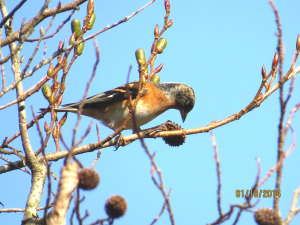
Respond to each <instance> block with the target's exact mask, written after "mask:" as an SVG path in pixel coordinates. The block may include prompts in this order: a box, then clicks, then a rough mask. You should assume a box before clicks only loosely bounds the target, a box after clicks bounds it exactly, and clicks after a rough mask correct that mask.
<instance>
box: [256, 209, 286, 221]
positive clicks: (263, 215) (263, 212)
mask: <svg viewBox="0 0 300 225" xmlns="http://www.w3.org/2000/svg"><path fill="white" fill-rule="evenodd" d="M254 219H255V221H256V223H257V224H258V225H281V224H282V221H281V218H280V216H279V215H278V214H277V213H276V212H275V211H274V210H273V209H269V208H260V209H258V210H257V211H256V212H255V213H254Z"/></svg>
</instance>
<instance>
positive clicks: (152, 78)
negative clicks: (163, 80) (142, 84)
mask: <svg viewBox="0 0 300 225" xmlns="http://www.w3.org/2000/svg"><path fill="white" fill-rule="evenodd" d="M151 82H153V83H159V82H160V76H159V75H158V74H154V75H153V76H152V77H151Z"/></svg>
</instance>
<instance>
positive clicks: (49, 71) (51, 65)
mask: <svg viewBox="0 0 300 225" xmlns="http://www.w3.org/2000/svg"><path fill="white" fill-rule="evenodd" d="M53 69H54V68H53V64H52V63H50V65H49V68H48V71H47V76H48V77H49V79H50V77H51V76H52V74H53Z"/></svg>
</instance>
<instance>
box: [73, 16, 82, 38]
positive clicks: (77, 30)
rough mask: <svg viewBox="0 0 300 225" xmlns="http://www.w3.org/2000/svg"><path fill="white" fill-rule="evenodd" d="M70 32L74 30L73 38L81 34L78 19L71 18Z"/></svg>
mask: <svg viewBox="0 0 300 225" xmlns="http://www.w3.org/2000/svg"><path fill="white" fill-rule="evenodd" d="M71 28H72V33H74V32H75V39H77V38H78V37H79V36H80V34H81V24H80V21H79V20H78V19H73V20H72V22H71Z"/></svg>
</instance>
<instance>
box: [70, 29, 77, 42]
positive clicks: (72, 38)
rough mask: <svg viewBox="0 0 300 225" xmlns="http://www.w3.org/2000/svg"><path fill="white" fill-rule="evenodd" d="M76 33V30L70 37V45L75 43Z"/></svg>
mask: <svg viewBox="0 0 300 225" xmlns="http://www.w3.org/2000/svg"><path fill="white" fill-rule="evenodd" d="M75 34H76V32H75V31H74V32H73V34H72V35H71V37H70V40H69V44H70V45H73V44H74V42H75Z"/></svg>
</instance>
